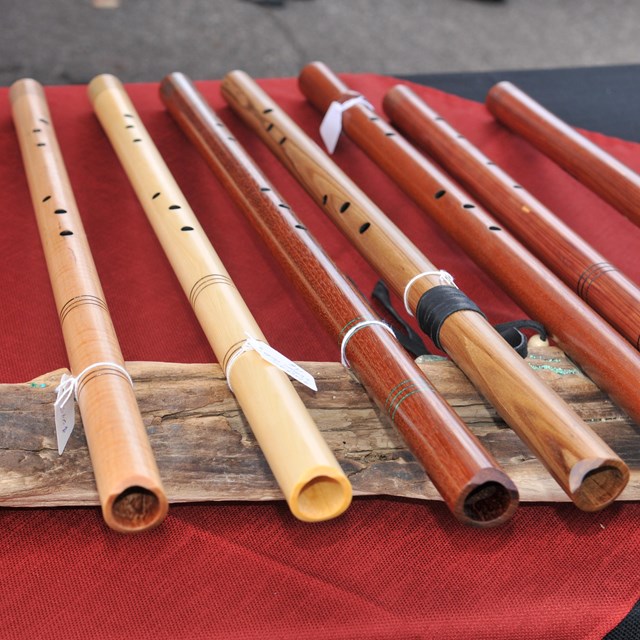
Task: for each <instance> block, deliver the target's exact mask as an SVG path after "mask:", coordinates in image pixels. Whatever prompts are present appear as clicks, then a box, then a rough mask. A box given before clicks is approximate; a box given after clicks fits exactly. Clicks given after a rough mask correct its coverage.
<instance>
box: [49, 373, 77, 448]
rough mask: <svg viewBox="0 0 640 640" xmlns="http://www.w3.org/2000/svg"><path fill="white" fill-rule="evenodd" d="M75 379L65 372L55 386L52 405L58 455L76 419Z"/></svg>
mask: <svg viewBox="0 0 640 640" xmlns="http://www.w3.org/2000/svg"><path fill="white" fill-rule="evenodd" d="M74 387H75V380H74V379H73V378H72V377H71V376H68V375H67V374H66V373H65V374H64V375H63V376H62V378H61V380H60V384H59V385H58V387H57V388H56V391H57V392H58V396H57V397H56V401H55V403H54V405H53V412H54V416H55V421H56V439H57V441H58V455H62V452H63V451H64V448H65V447H66V446H67V442H68V441H69V438H70V437H71V434H72V433H73V428H74V427H75V420H76V403H75V399H74V397H73V396H74Z"/></svg>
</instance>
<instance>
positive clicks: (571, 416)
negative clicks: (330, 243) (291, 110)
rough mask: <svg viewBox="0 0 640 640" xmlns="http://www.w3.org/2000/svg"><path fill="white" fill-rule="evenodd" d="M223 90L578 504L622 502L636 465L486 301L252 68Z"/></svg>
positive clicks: (230, 78) (232, 76)
mask: <svg viewBox="0 0 640 640" xmlns="http://www.w3.org/2000/svg"><path fill="white" fill-rule="evenodd" d="M222 93H223V96H224V97H225V99H226V100H227V102H228V103H229V104H230V105H231V106H232V108H233V109H234V111H235V112H236V113H237V114H238V115H239V116H240V117H241V118H242V119H243V120H244V122H246V123H247V124H248V125H249V126H250V127H251V128H252V130H253V131H254V132H256V133H257V134H258V135H259V136H260V138H261V139H262V140H263V141H264V142H265V143H266V144H267V146H268V147H269V149H271V151H272V152H274V154H275V155H276V156H277V157H278V158H279V159H280V161H281V162H282V163H283V164H284V165H285V166H286V167H287V169H288V170H289V171H290V172H291V173H292V175H293V176H294V177H295V178H296V179H297V180H298V181H299V182H300V183H301V185H302V186H303V187H304V188H305V189H306V190H307V192H308V193H309V194H310V195H311V196H312V197H313V199H314V200H315V201H316V203H317V204H318V205H319V206H320V207H321V208H322V210H323V211H324V212H325V213H326V214H327V215H328V216H329V217H330V218H331V219H332V220H333V222H334V223H335V224H336V225H337V226H338V227H339V228H340V230H341V231H342V232H343V233H344V234H345V235H346V236H347V238H348V239H349V240H350V241H351V242H352V244H354V246H356V247H357V248H358V250H359V251H360V252H361V253H362V255H363V256H364V258H365V259H366V260H367V261H368V262H369V263H370V264H371V265H372V266H373V267H374V268H375V269H376V270H377V271H378V273H379V274H380V275H381V276H382V277H383V279H384V280H385V281H386V282H387V283H388V285H389V286H390V288H391V289H393V290H394V291H395V293H396V294H398V295H399V296H400V297H404V299H405V301H406V302H407V305H408V308H410V310H411V312H412V313H414V314H415V315H416V318H417V319H418V321H419V324H420V326H421V327H422V329H423V330H425V331H426V332H427V333H428V334H429V335H430V337H431V338H432V340H433V341H434V342H435V343H436V344H437V345H438V346H440V347H441V348H442V349H443V350H444V351H446V352H447V353H448V354H449V355H450V356H451V358H452V360H453V361H454V362H456V363H457V364H458V366H459V367H460V368H461V369H462V370H463V371H464V372H465V373H466V374H467V376H468V377H469V378H470V379H471V381H472V382H473V383H474V384H475V385H476V387H477V388H478V389H479V390H480V392H481V393H483V395H484V396H485V397H486V398H487V399H488V400H489V401H490V402H491V403H492V404H493V405H494V406H495V408H496V410H497V411H498V413H500V415H501V416H502V417H503V418H504V420H505V421H506V422H507V424H509V425H510V426H511V427H512V428H513V430H514V431H515V432H516V433H518V435H520V437H521V438H522V439H523V440H524V441H525V442H526V443H527V445H528V446H529V448H530V449H531V450H532V451H533V452H534V453H535V454H536V455H537V456H538V457H539V458H540V460H541V461H542V462H543V463H544V464H545V465H546V466H547V468H548V469H549V471H550V472H551V474H552V475H553V476H554V478H555V479H556V480H557V481H558V483H559V484H560V486H562V487H563V489H564V490H565V491H566V492H567V494H568V495H569V496H570V497H571V499H572V500H573V501H574V502H575V504H577V505H578V506H579V507H580V508H583V509H586V510H591V511H595V510H597V509H600V508H602V507H603V506H605V505H606V504H608V503H609V502H610V501H611V500H613V499H614V497H615V495H617V494H618V493H619V491H620V490H621V489H622V488H623V487H624V485H625V484H626V481H627V478H628V470H627V468H626V465H624V463H623V462H622V461H621V460H620V459H619V458H618V457H617V456H616V455H615V454H614V453H613V452H612V451H611V450H610V449H609V448H608V447H607V446H606V445H605V444H604V443H603V442H602V440H600V439H599V438H598V437H597V436H596V434H595V433H594V432H593V431H592V430H591V429H590V428H589V427H588V426H587V425H586V424H585V423H584V422H583V421H582V420H580V418H579V417H578V416H577V414H576V413H575V412H574V411H573V410H572V409H571V408H570V407H569V406H568V405H567V404H566V403H565V402H563V401H562V399H561V398H560V397H559V396H558V395H557V394H555V393H554V392H553V391H552V390H551V389H550V388H549V387H547V386H546V385H545V384H544V382H543V381H542V380H541V379H540V378H539V377H538V376H537V375H536V374H535V373H534V372H533V371H532V369H531V368H530V367H529V366H528V365H527V364H526V363H525V362H524V361H523V360H522V359H521V358H520V357H519V356H518V355H517V354H516V353H515V351H513V349H511V347H509V346H508V345H507V343H506V342H505V340H503V339H502V338H501V337H500V335H499V334H498V333H497V332H496V331H495V329H493V327H491V325H490V324H489V323H488V322H487V320H486V319H485V317H484V315H482V313H481V312H480V310H479V309H478V307H477V306H476V305H475V304H474V303H473V302H472V301H471V300H469V298H467V297H466V296H465V295H464V294H463V293H462V292H461V291H459V290H458V289H457V288H456V287H455V285H452V284H451V283H450V282H448V281H447V280H446V279H443V278H442V274H441V272H437V271H436V268H435V267H434V265H433V264H432V263H431V262H429V260H427V258H426V257H425V256H424V255H423V254H422V253H421V252H420V251H419V249H418V248H417V247H416V246H415V245H413V244H412V243H411V241H410V240H409V239H408V238H407V237H406V236H405V235H404V234H403V233H402V232H401V231H400V230H399V229H398V228H397V227H396V226H395V225H394V224H393V223H392V222H391V221H390V220H389V219H388V218H387V217H386V216H385V215H384V213H382V211H380V209H378V208H377V207H376V205H375V204H374V203H373V202H372V201H371V200H370V199H369V198H368V197H367V196H366V195H365V194H364V193H363V192H362V191H361V190H360V189H358V187H357V186H356V185H355V184H353V182H351V180H349V178H348V177H347V176H346V175H345V174H344V173H343V172H342V171H341V170H340V169H339V168H338V167H337V165H336V164H335V163H334V162H333V161H332V160H331V159H330V158H329V157H328V156H327V155H326V154H325V153H324V152H323V151H322V150H321V149H320V148H319V147H318V146H317V145H316V144H315V143H313V141H312V140H310V139H309V137H308V136H307V135H306V134H305V133H304V132H303V131H302V130H301V129H300V128H299V127H298V126H297V125H296V124H295V123H294V122H293V121H292V120H291V119H290V118H289V117H288V116H287V115H286V114H285V113H284V112H283V111H282V109H280V108H279V107H278V105H277V104H276V103H275V102H274V101H273V100H271V99H270V98H269V96H268V95H267V94H266V93H265V92H264V91H262V90H261V89H260V87H258V85H257V84H256V83H255V82H254V81H253V80H251V78H250V77H249V76H248V75H247V74H245V73H243V72H240V71H234V72H232V73H230V74H228V75H227V76H226V77H225V78H224V81H223V83H222ZM629 348H631V347H629Z"/></svg>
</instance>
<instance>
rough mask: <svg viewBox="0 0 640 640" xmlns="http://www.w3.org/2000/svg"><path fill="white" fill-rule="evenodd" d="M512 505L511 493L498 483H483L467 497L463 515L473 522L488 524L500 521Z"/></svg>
mask: <svg viewBox="0 0 640 640" xmlns="http://www.w3.org/2000/svg"><path fill="white" fill-rule="evenodd" d="M512 503H513V495H512V493H511V492H510V491H509V490H508V489H507V488H506V487H505V486H503V485H501V484H500V483H499V482H485V483H483V484H481V485H480V486H479V487H476V488H475V489H474V490H473V491H471V492H470V493H469V495H467V497H466V498H465V501H464V514H465V515H466V516H467V517H468V518H470V519H471V520H472V521H473V522H475V523H478V524H488V523H491V522H492V521H496V520H500V518H502V516H504V515H505V514H506V513H507V512H508V511H509V509H511V507H512Z"/></svg>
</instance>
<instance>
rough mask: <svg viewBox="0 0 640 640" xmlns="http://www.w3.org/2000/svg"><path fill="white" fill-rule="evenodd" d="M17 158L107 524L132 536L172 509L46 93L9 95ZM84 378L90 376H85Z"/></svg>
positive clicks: (25, 86) (21, 87)
mask: <svg viewBox="0 0 640 640" xmlns="http://www.w3.org/2000/svg"><path fill="white" fill-rule="evenodd" d="M9 95H10V100H11V103H12V109H13V119H14V122H15V127H16V132H17V135H18V140H19V142H20V150H21V152H22V159H23V162H24V165H25V170H26V174H27V179H28V182H29V190H30V192H31V198H32V201H33V207H34V209H35V214H36V219H37V223H38V229H39V232H40V239H41V241H42V247H43V249H44V254H45V258H46V262H47V269H48V272H49V277H50V279H51V286H52V288H53V293H54V298H55V303H56V308H57V311H58V314H59V316H60V324H61V326H62V332H63V336H64V342H65V346H66V349H67V355H68V357H69V363H70V368H71V373H72V375H73V376H75V377H78V384H77V392H76V395H77V401H78V406H79V409H80V415H81V416H82V422H83V425H84V431H85V435H86V438H87V445H88V448H89V454H90V456H91V463H92V465H93V471H94V474H95V479H96V485H97V489H98V495H99V498H100V504H101V507H102V513H103V516H104V519H105V522H106V523H107V524H108V525H109V526H110V527H111V528H112V529H115V530H116V531H121V532H135V531H142V530H146V529H149V528H151V527H154V526H156V525H158V524H160V522H162V520H163V519H164V517H165V515H166V514H167V510H168V501H167V497H166V495H165V493H164V489H163V487H162V482H161V480H160V475H159V473H158V468H157V466H156V462H155V459H154V457H153V453H152V451H151V446H150V444H149V440H148V437H147V432H146V429H145V427H144V424H143V422H142V417H141V415H140V410H139V408H138V405H137V401H136V397H135V394H134V391H133V387H132V385H131V382H130V379H129V378H128V377H127V374H126V371H125V370H124V360H123V358H122V353H121V351H120V347H119V345H118V340H117V337H116V334H115V330H114V328H113V324H112V322H111V317H110V316H109V311H108V309H107V303H106V302H105V298H104V294H103V292H102V287H101V285H100V280H99V279H98V274H97V271H96V268H95V264H94V262H93V258H92V256H91V250H90V248H89V244H88V242H87V238H86V235H85V232H84V229H83V226H82V221H81V219H80V214H79V212H78V207H77V205H76V201H75V198H74V195H73V192H72V189H71V183H70V181H69V177H68V175H67V171H66V168H65V166H64V161H63V159H62V154H61V152H60V147H59V146H58V141H57V138H56V135H55V131H54V128H53V124H52V119H51V115H50V113H49V109H48V106H47V102H46V98H45V94H44V91H43V89H42V86H41V85H40V84H39V83H38V82H36V81H35V80H31V79H23V80H18V81H17V82H15V83H14V84H13V85H12V87H11V89H10V94H9ZM85 371H86V373H84V372H85Z"/></svg>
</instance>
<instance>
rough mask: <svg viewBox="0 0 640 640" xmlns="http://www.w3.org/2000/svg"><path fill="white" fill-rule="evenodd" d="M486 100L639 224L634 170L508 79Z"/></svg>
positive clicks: (639, 185) (639, 186)
mask: <svg viewBox="0 0 640 640" xmlns="http://www.w3.org/2000/svg"><path fill="white" fill-rule="evenodd" d="M486 105H487V108H488V109H489V111H490V112H491V113H492V114H493V116H494V117H495V118H496V119H497V120H498V121H499V122H501V123H502V124H503V125H505V126H506V127H508V128H509V129H511V130H512V131H514V132H515V133H517V134H518V135H520V136H522V137H523V138H524V139H525V140H527V141H528V142H530V143H531V144H532V145H533V146H534V147H536V148H537V149H538V150H539V151H542V153H544V154H545V155H547V156H548V157H549V158H551V159H552V160H553V161H554V162H555V163H556V164H558V165H559V166H561V167H562V168H563V169H564V170H565V171H566V172H567V173H569V174H571V175H572V176H573V177H574V178H576V179H577V180H579V181H580V182H582V183H583V184H584V185H586V186H587V187H588V188H589V189H591V190H592V191H593V192H594V193H597V194H598V195H599V196H600V197H601V198H602V199H603V200H605V201H606V202H608V203H609V204H610V205H611V206H613V207H615V208H616V209H617V210H618V211H619V212H620V213H622V214H623V215H624V216H626V217H627V218H629V220H631V221H632V222H633V223H634V224H636V225H638V226H640V176H639V175H638V174H637V173H636V172H635V171H633V170H632V169H630V168H629V167H628V166H626V165H625V164H623V163H622V162H620V161H619V160H617V159H616V158H614V157H613V156H612V155H611V154H609V153H607V152H606V151H605V150H604V149H602V148H601V147H599V146H598V145H596V144H594V143H593V142H591V141H590V140H588V139H587V138H585V137H584V136H583V135H581V134H580V133H578V132H577V131H576V130H575V129H574V128H573V127H570V126H569V125H568V124H566V123H565V122H563V121H562V120H560V119H559V118H557V117H556V116H555V115H553V114H552V113H550V112H549V111H547V110H546V109H545V108H544V107H542V106H541V105H540V104H538V103H537V102H536V101H535V100H533V99H532V98H530V97H529V96H528V95H527V94H526V93H524V92H523V91H521V90H520V89H518V88H517V87H516V86H514V85H513V84H511V83H510V82H499V83H498V84H496V85H494V86H493V87H492V88H491V89H490V90H489V93H488V94H487V99H486Z"/></svg>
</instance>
